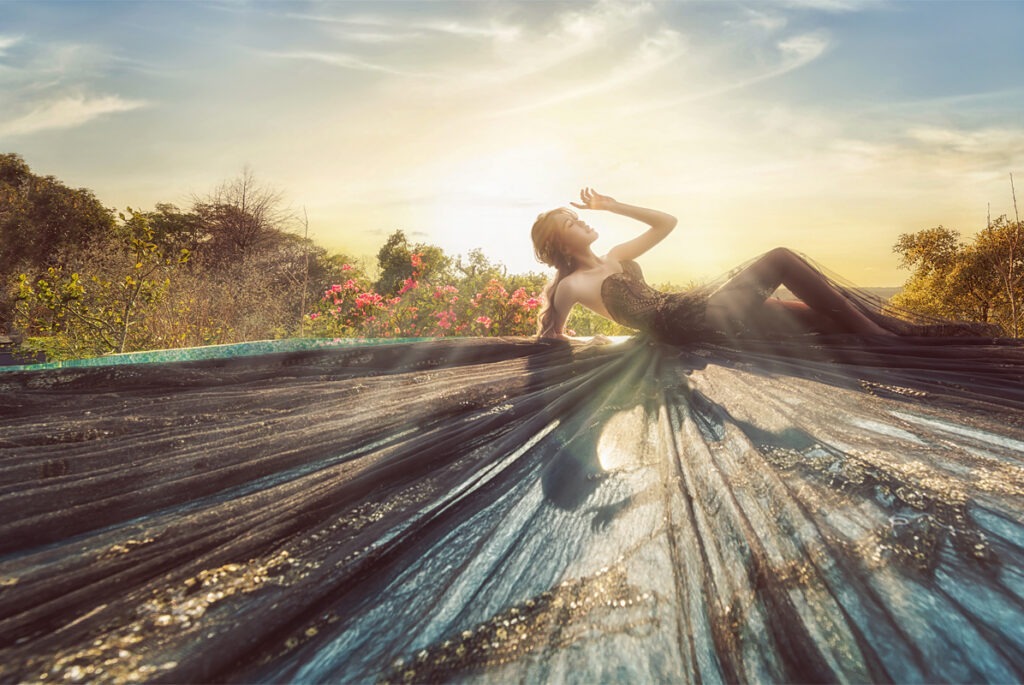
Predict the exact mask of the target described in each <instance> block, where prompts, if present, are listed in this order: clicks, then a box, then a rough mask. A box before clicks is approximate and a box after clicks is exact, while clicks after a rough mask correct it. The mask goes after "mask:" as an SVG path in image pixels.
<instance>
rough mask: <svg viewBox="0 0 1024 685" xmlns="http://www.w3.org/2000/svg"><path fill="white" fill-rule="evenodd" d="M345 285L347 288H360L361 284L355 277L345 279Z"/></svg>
mask: <svg viewBox="0 0 1024 685" xmlns="http://www.w3.org/2000/svg"><path fill="white" fill-rule="evenodd" d="M343 287H344V288H345V290H359V284H358V283H356V281H355V279H354V278H350V279H348V280H347V281H345V285H344V286H343Z"/></svg>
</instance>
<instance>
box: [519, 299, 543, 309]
mask: <svg viewBox="0 0 1024 685" xmlns="http://www.w3.org/2000/svg"><path fill="white" fill-rule="evenodd" d="M539 306H540V300H538V299H537V298H536V297H531V298H530V299H528V300H527V301H526V302H524V303H523V308H524V309H536V308H537V307H539Z"/></svg>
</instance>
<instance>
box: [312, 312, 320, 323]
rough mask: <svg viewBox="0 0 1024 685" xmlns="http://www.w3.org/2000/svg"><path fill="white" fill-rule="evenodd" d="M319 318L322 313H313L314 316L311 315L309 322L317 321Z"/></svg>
mask: <svg viewBox="0 0 1024 685" xmlns="http://www.w3.org/2000/svg"><path fill="white" fill-rule="evenodd" d="M319 318H320V313H319V312H313V313H312V314H310V315H309V320H310V321H316V320H317V319H319Z"/></svg>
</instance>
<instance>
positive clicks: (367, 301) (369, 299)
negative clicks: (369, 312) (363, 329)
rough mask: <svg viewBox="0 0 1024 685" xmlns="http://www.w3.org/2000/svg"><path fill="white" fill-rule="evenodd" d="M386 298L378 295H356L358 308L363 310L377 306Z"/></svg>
mask: <svg viewBox="0 0 1024 685" xmlns="http://www.w3.org/2000/svg"><path fill="white" fill-rule="evenodd" d="M383 299H384V298H383V297H381V296H380V295H378V294H377V293H359V294H358V295H356V306H357V307H359V308H360V309H362V308H363V307H366V306H371V307H372V306H375V305H377V304H379V303H380V301H381V300H383Z"/></svg>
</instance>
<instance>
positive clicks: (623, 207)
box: [571, 188, 677, 261]
mask: <svg viewBox="0 0 1024 685" xmlns="http://www.w3.org/2000/svg"><path fill="white" fill-rule="evenodd" d="M580 200H582V202H573V203H571V204H572V206H573V207H576V208H578V209H601V210H605V211H608V212H612V213H613V214H621V215H622V216H628V217H629V218H630V219H636V220H637V221H642V222H644V223H645V224H647V225H648V226H650V228H649V229H647V231H645V232H644V233H642V234H641V235H639V236H637V237H636V238H633V239H632V240H627V241H626V242H624V243H621V244H619V245H616V246H615V247H613V248H612V249H611V250H609V251H608V256H609V257H612V258H613V259H616V260H618V261H622V260H624V259H636V258H637V257H639V256H640V255H642V254H643V253H644V252H647V251H648V250H649V249H651V248H652V247H654V246H655V245H657V244H658V243H660V242H661V241H662V240H664V239H665V236H667V235H668V234H669V233H671V232H672V229H673V228H675V227H676V223H677V220H676V218H675V217H674V216H672V215H671V214H666V213H665V212H661V211H658V210H657V209H648V208H647V207H637V206H635V205H627V204H625V203H624V202H618V201H617V200H615V199H614V198H612V197H609V196H607V195H601V194H600V193H598V192H596V191H595V190H594V189H592V188H584V189H583V190H581V191H580Z"/></svg>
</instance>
